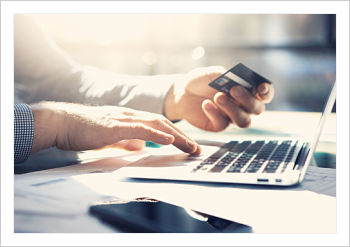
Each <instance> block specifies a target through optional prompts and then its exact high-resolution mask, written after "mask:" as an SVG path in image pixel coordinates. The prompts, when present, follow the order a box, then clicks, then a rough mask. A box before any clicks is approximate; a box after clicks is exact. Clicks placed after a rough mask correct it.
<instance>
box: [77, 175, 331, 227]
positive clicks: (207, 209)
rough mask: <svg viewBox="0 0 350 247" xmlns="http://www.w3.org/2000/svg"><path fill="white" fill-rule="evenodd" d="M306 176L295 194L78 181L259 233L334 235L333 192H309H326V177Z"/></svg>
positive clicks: (90, 178)
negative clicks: (243, 226) (316, 184)
mask: <svg viewBox="0 0 350 247" xmlns="http://www.w3.org/2000/svg"><path fill="white" fill-rule="evenodd" d="M320 169H321V168H320ZM316 170H317V169H316ZM318 170H319V169H318ZM307 176H308V177H307V178H306V181H305V182H306V183H305V186H297V187H292V188H271V187H264V186H261V187H257V186H244V185H218V184H196V183H186V182H181V183H176V182H165V181H164V182H159V181H156V182H145V181H144V180H140V181H135V180H127V179H125V178H124V179H123V178H122V177H118V174H117V173H112V174H111V173H110V174H88V175H80V176H76V177H74V179H75V180H76V181H77V182H79V183H81V184H82V185H84V186H86V187H88V188H90V189H91V190H94V191H95V192H97V193H100V194H104V195H109V196H116V197H120V198H125V199H129V200H130V199H135V198H139V197H150V198H154V199H157V200H160V201H164V202H167V203H171V204H174V205H177V206H181V207H184V208H189V209H192V210H195V211H198V212H202V213H206V214H210V215H213V216H217V217H221V218H224V219H228V220H231V221H235V222H238V223H242V224H245V225H249V226H251V227H252V228H253V231H254V232H257V233H335V232H336V198H335V196H334V195H335V194H334V195H332V196H331V195H330V194H332V193H333V192H332V191H330V188H327V191H328V195H327V194H321V193H319V191H318V192H314V191H311V190H309V189H308V187H310V183H311V184H313V183H314V182H321V183H322V184H323V185H322V186H323V187H326V186H325V185H326V184H327V183H328V182H329V181H326V180H327V178H322V176H323V177H327V175H326V174H323V175H321V176H320V174H316V176H312V173H309V174H308V175H307ZM331 176H332V173H331ZM320 179H321V180H320ZM322 179H323V180H322ZM325 179H326V180H325ZM308 180H309V181H308ZM330 180H331V179H330ZM312 181H313V182H312ZM331 183H333V182H331ZM313 186H314V187H317V186H315V185H313ZM329 187H332V185H331V184H330V185H329ZM334 191H335V186H334Z"/></svg>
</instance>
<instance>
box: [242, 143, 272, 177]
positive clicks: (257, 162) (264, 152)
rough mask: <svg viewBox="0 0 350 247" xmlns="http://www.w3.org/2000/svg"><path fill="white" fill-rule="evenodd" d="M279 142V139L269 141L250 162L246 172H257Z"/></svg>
mask: <svg viewBox="0 0 350 247" xmlns="http://www.w3.org/2000/svg"><path fill="white" fill-rule="evenodd" d="M277 144H278V142H277V141H269V142H268V143H267V144H266V145H265V146H264V147H263V148H262V149H261V150H260V151H259V153H258V154H257V156H256V157H255V159H254V160H253V161H252V162H251V163H250V164H249V166H248V168H247V169H246V171H245V172H249V173H255V172H257V171H258V170H259V169H260V168H261V167H262V166H263V164H264V163H265V161H266V160H268V159H269V158H270V156H271V154H272V152H273V151H274V149H275V148H276V146H277Z"/></svg>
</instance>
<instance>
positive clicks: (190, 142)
mask: <svg viewBox="0 0 350 247" xmlns="http://www.w3.org/2000/svg"><path fill="white" fill-rule="evenodd" d="M186 144H187V147H189V148H191V150H195V149H196V146H197V144H196V143H194V142H193V141H190V140H186Z"/></svg>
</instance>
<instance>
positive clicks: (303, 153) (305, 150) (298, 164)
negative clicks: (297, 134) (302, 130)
mask: <svg viewBox="0 0 350 247" xmlns="http://www.w3.org/2000/svg"><path fill="white" fill-rule="evenodd" d="M309 151H310V145H309V143H306V142H305V143H303V146H302V147H301V149H300V151H299V154H298V156H297V158H296V160H295V163H294V167H293V170H301V169H302V168H303V166H304V164H305V160H306V157H307V155H308V154H309Z"/></svg>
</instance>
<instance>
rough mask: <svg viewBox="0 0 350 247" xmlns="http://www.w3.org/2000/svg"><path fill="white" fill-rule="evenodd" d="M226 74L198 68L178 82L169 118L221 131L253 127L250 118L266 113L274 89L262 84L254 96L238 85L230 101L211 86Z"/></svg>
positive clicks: (169, 99)
mask: <svg viewBox="0 0 350 247" xmlns="http://www.w3.org/2000/svg"><path fill="white" fill-rule="evenodd" d="M224 72H226V69H224V68H222V67H216V66H215V67H206V68H198V69H194V70H192V71H190V72H189V73H188V74H186V75H185V76H184V79H183V80H181V81H178V82H175V84H174V86H173V88H172V89H171V91H170V92H169V94H168V96H167V98H166V101H165V115H166V116H167V117H168V118H169V119H170V120H177V119H185V120H187V121H188V122H189V123H191V124H192V125H194V126H196V127H198V128H201V129H204V130H208V131H221V130H223V129H225V128H226V127H227V126H228V125H229V124H230V123H234V124H236V125H237V126H239V127H241V128H245V127H248V126H249V125H250V121H251V119H250V115H251V114H260V113H262V112H263V111H264V110H265V103H268V102H270V101H271V100H272V98H273V95H274V88H273V86H272V85H271V84H268V83H262V84H260V85H259V87H258V89H257V94H256V95H255V96H253V95H252V94H251V93H250V92H249V91H248V90H246V89H245V88H243V87H241V86H235V87H233V88H232V89H231V91H230V93H231V96H232V97H233V99H232V98H230V97H228V96H227V95H225V94H224V93H222V92H218V91H216V90H215V89H213V88H211V87H209V86H208V84H209V83H210V82H211V81H213V80H214V79H216V78H217V77H219V76H220V75H222V74H223V73H224Z"/></svg>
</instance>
